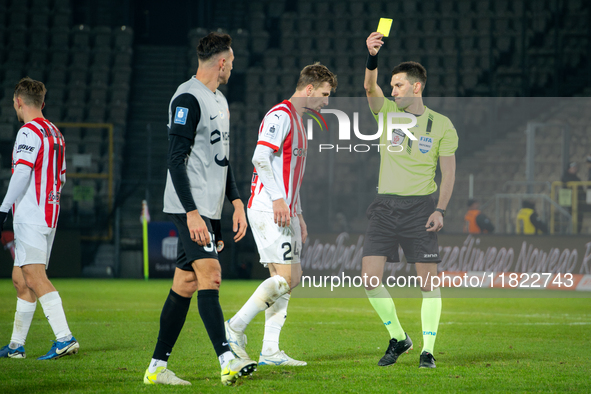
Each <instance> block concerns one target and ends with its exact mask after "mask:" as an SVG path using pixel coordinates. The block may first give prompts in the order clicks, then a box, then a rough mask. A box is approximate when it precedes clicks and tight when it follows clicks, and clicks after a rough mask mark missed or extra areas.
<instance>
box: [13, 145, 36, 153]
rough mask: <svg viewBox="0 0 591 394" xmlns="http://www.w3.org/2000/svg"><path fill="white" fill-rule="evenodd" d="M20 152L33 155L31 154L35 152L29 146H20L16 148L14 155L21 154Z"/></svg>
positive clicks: (32, 147) (33, 148)
mask: <svg viewBox="0 0 591 394" xmlns="http://www.w3.org/2000/svg"><path fill="white" fill-rule="evenodd" d="M21 152H25V153H33V152H35V147H34V146H30V145H25V144H20V145H19V146H17V147H16V153H21Z"/></svg>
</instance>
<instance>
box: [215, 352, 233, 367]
mask: <svg viewBox="0 0 591 394" xmlns="http://www.w3.org/2000/svg"><path fill="white" fill-rule="evenodd" d="M235 358H236V357H235V356H234V355H233V354H232V352H225V353H223V354H221V355H220V356H219V357H218V360H219V361H220V367H222V369H224V368H226V365H228V363H229V362H230V361H232V360H234V359H235Z"/></svg>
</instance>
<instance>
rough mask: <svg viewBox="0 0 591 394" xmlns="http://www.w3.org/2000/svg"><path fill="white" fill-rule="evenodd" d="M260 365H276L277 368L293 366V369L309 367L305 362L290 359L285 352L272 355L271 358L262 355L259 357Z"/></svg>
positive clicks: (280, 351) (281, 351)
mask: <svg viewBox="0 0 591 394" xmlns="http://www.w3.org/2000/svg"><path fill="white" fill-rule="evenodd" d="M259 365H275V366H290V367H291V366H293V367H303V366H305V365H308V363H307V362H305V361H300V360H294V359H293V358H291V357H289V356H288V355H287V354H285V352H284V351H283V350H279V351H277V353H275V354H272V355H270V356H265V355H263V353H261V355H260V357H259Z"/></svg>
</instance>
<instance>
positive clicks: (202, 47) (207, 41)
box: [197, 32, 232, 61]
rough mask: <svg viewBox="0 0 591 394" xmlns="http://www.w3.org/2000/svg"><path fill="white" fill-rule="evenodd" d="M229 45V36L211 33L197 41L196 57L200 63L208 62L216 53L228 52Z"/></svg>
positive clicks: (230, 39)
mask: <svg viewBox="0 0 591 394" xmlns="http://www.w3.org/2000/svg"><path fill="white" fill-rule="evenodd" d="M230 45H232V37H230V35H229V34H225V33H217V32H211V33H209V34H208V35H206V36H205V37H203V38H202V39H201V40H199V45H197V56H199V60H201V61H205V60H209V59H211V58H212V57H213V56H214V55H217V54H218V53H221V52H225V51H229V50H230Z"/></svg>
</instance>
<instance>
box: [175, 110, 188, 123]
mask: <svg viewBox="0 0 591 394" xmlns="http://www.w3.org/2000/svg"><path fill="white" fill-rule="evenodd" d="M188 114H189V109H188V108H183V107H176V110H175V111H174V123H176V124H183V125H184V124H185V123H187V115H188Z"/></svg>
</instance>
